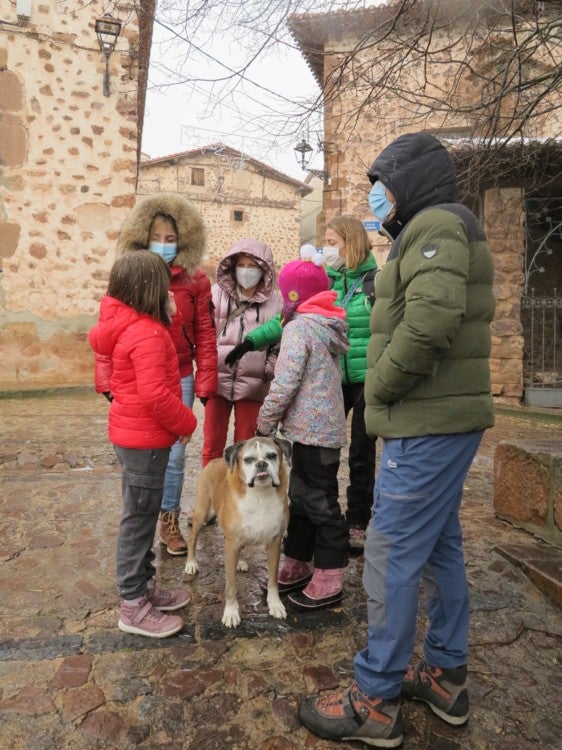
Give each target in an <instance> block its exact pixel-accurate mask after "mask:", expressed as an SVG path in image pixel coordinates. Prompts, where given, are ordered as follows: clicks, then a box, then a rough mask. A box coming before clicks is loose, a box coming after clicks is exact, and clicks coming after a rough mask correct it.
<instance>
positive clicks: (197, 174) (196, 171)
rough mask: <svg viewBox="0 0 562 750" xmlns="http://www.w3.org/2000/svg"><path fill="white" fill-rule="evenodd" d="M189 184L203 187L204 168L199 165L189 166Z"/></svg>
mask: <svg viewBox="0 0 562 750" xmlns="http://www.w3.org/2000/svg"><path fill="white" fill-rule="evenodd" d="M191 184H192V185H198V186H199V187H203V186H204V185H205V170H204V169H201V167H191Z"/></svg>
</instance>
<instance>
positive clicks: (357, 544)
mask: <svg viewBox="0 0 562 750" xmlns="http://www.w3.org/2000/svg"><path fill="white" fill-rule="evenodd" d="M366 539H367V532H366V531H365V529H362V528H361V527H360V526H350V527H349V547H350V549H351V550H353V551H354V552H363V550H364V549H365V540H366Z"/></svg>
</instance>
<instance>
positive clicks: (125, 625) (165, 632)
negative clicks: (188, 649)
mask: <svg viewBox="0 0 562 750" xmlns="http://www.w3.org/2000/svg"><path fill="white" fill-rule="evenodd" d="M118 628H119V630H122V631H123V632H124V633H135V634H136V635H147V636H148V637H149V638H167V637H168V636H169V635H174V633H177V632H178V631H179V630H181V629H182V628H183V620H182V618H181V617H179V616H178V615H167V614H165V613H164V612H160V610H159V609H156V608H155V607H153V606H152V604H151V603H150V601H149V600H148V599H147V598H146V597H143V598H142V599H141V600H140V601H139V602H137V603H136V604H133V603H132V602H128V601H127V600H126V599H122V600H121V611H120V613H119V623H118Z"/></svg>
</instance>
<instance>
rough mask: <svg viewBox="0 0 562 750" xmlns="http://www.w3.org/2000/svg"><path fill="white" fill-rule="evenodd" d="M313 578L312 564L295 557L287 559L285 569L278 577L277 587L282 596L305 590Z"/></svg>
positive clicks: (283, 568) (284, 564) (284, 563)
mask: <svg viewBox="0 0 562 750" xmlns="http://www.w3.org/2000/svg"><path fill="white" fill-rule="evenodd" d="M311 578H312V568H311V565H310V563H307V562H302V561H301V560H295V558H294V557H285V560H284V562H283V567H282V568H281V570H280V571H279V575H278V577H277V586H278V588H279V593H280V594H288V593H289V591H298V590H299V589H303V588H304V587H305V586H306V584H307V583H309V582H310V580H311Z"/></svg>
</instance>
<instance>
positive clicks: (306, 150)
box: [294, 138, 331, 185]
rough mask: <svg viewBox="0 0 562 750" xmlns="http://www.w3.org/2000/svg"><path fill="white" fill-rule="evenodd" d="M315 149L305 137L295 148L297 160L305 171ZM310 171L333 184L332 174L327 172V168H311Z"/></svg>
mask: <svg viewBox="0 0 562 750" xmlns="http://www.w3.org/2000/svg"><path fill="white" fill-rule="evenodd" d="M313 151H314V149H313V148H312V146H311V145H310V143H308V141H307V140H306V139H305V138H303V139H302V140H301V141H300V143H297V145H296V146H295V148H294V152H295V156H296V157H297V161H298V163H299V164H300V165H301V168H302V170H303V172H304V171H306V170H307V168H308V165H309V163H310V159H311V156H312V152H313ZM308 172H309V174H313V175H315V176H316V177H319V178H320V179H321V180H324V182H327V183H328V184H329V185H330V184H331V182H330V175H329V174H328V172H326V170H324V169H309V170H308Z"/></svg>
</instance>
